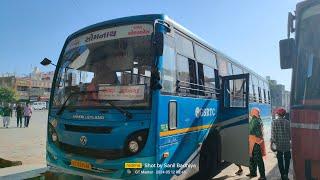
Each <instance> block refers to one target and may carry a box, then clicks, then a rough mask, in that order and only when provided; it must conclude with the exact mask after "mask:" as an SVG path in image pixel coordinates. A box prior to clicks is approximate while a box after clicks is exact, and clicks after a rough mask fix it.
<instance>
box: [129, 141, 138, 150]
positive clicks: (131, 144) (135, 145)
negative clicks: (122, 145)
mask: <svg viewBox="0 0 320 180" xmlns="http://www.w3.org/2000/svg"><path fill="white" fill-rule="evenodd" d="M128 146H129V151H130V152H132V153H136V152H138V150H139V144H138V142H137V141H134V140H133V141H130V142H129V145H128Z"/></svg>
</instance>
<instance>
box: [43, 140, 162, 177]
mask: <svg viewBox="0 0 320 180" xmlns="http://www.w3.org/2000/svg"><path fill="white" fill-rule="evenodd" d="M46 158H47V164H48V165H49V166H51V167H54V169H59V170H60V171H62V172H65V173H69V174H75V175H80V176H89V177H94V178H100V179H101V178H102V179H155V178H156V174H155V173H154V172H153V173H147V174H144V173H137V172H141V171H142V170H143V168H142V169H139V171H135V169H130V171H129V170H128V169H126V168H125V163H142V164H144V163H150V164H154V163H155V156H151V157H128V158H122V159H117V160H106V159H95V158H88V157H84V156H79V155H75V154H71V153H65V152H64V151H61V150H60V149H59V148H57V147H56V146H55V145H54V144H47V157H46ZM71 160H78V161H83V162H87V163H90V164H91V166H92V168H91V170H85V169H80V168H76V167H73V166H71ZM152 170H153V171H156V169H152ZM148 172H150V169H148Z"/></svg>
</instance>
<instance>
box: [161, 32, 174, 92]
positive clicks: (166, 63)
mask: <svg viewBox="0 0 320 180" xmlns="http://www.w3.org/2000/svg"><path fill="white" fill-rule="evenodd" d="M162 59H163V61H162V73H161V75H162V78H161V79H162V89H161V92H163V93H169V94H174V93H175V92H176V58H175V50H174V41H173V40H172V39H171V38H167V36H165V44H164V49H163V58H162Z"/></svg>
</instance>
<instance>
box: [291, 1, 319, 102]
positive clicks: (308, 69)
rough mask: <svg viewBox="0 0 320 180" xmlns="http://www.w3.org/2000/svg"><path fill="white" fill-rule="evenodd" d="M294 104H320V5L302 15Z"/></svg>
mask: <svg viewBox="0 0 320 180" xmlns="http://www.w3.org/2000/svg"><path fill="white" fill-rule="evenodd" d="M298 28H299V29H298V31H299V37H298V62H297V70H296V74H295V76H296V77H295V78H296V79H297V80H296V82H295V84H294V88H295V90H296V91H295V94H294V104H310V105H311V104H320V76H319V72H320V4H319V5H316V6H313V7H311V8H309V9H307V10H305V11H304V12H303V13H302V14H301V19H300V24H299V27H298Z"/></svg>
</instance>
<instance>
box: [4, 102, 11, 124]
mask: <svg viewBox="0 0 320 180" xmlns="http://www.w3.org/2000/svg"><path fill="white" fill-rule="evenodd" d="M11 117H12V109H11V108H10V107H9V104H8V103H6V104H5V106H4V108H3V127H5V128H8V127H9V125H10V118H11Z"/></svg>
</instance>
